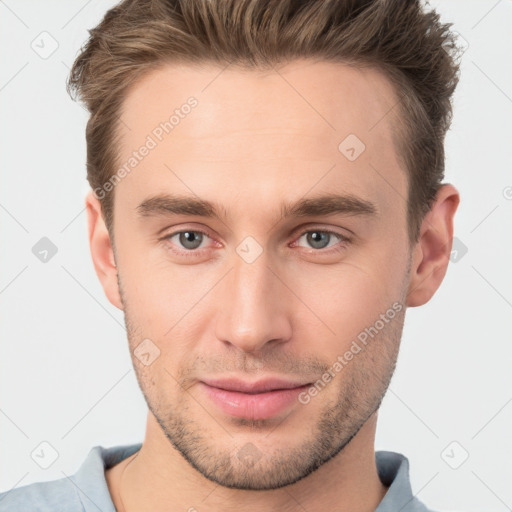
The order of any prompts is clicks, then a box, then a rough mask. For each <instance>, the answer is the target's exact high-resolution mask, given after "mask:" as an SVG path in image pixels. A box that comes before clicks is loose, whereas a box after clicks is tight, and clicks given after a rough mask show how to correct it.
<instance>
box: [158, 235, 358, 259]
mask: <svg viewBox="0 0 512 512" xmlns="http://www.w3.org/2000/svg"><path fill="white" fill-rule="evenodd" d="M187 232H190V233H201V234H203V235H205V236H207V237H208V238H212V237H211V236H210V235H209V234H208V233H207V232H206V231H203V230H202V229H182V230H180V231H174V232H173V233H169V234H168V235H165V236H164V237H162V238H161V241H162V242H165V241H167V240H170V239H171V238H172V237H173V236H176V235H179V234H181V233H187ZM308 233H328V234H329V235H334V236H335V237H338V238H339V239H340V242H339V243H338V244H336V245H335V246H334V247H331V248H329V249H314V248H310V251H311V252H314V253H318V254H322V255H328V254H335V253H338V252H342V251H344V250H345V249H346V244H349V243H350V242H351V239H350V238H349V237H347V236H345V235H342V234H341V233H338V232H336V231H332V230H330V229H314V228H313V229H308V230H306V231H303V232H302V233H300V235H299V236H298V238H297V239H296V240H299V239H300V238H302V237H303V236H304V235H307V234H308ZM340 244H342V245H340ZM171 246H172V247H171V251H172V252H174V253H175V254H177V255H179V256H185V257H192V258H193V257H194V256H199V255H201V253H202V250H201V249H183V250H176V249H175V248H174V246H173V244H171Z"/></svg>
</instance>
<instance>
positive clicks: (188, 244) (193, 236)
mask: <svg viewBox="0 0 512 512" xmlns="http://www.w3.org/2000/svg"><path fill="white" fill-rule="evenodd" d="M202 237H203V235H202V234H201V233H195V232H194V231H185V232H183V233H181V234H180V243H181V244H182V245H183V247H185V249H197V248H198V247H199V246H200V245H201V241H202Z"/></svg>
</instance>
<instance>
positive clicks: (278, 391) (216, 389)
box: [199, 378, 311, 420]
mask: <svg viewBox="0 0 512 512" xmlns="http://www.w3.org/2000/svg"><path fill="white" fill-rule="evenodd" d="M199 385H200V386H201V388H202V389H203V391H204V393H205V394H206V396H207V397H208V398H209V400H210V401H211V402H213V404H214V405H215V406H216V407H217V408H218V409H220V410H221V411H222V412H224V413H225V414H228V415H230V416H235V417H238V418H246V419H252V420H264V419H269V418H272V417H275V416H278V415H280V414H283V413H284V412H286V411H287V410H288V409H290V408H291V407H292V406H293V405H294V404H295V405H296V404H297V403H298V396H299V395H300V393H301V392H303V391H305V390H306V389H307V388H308V387H309V386H310V385H311V383H310V382H308V383H304V382H300V381H287V380H283V379H278V378H272V379H264V380H259V381H257V382H248V381H243V380H238V379H212V380H204V381H201V382H200V383H199Z"/></svg>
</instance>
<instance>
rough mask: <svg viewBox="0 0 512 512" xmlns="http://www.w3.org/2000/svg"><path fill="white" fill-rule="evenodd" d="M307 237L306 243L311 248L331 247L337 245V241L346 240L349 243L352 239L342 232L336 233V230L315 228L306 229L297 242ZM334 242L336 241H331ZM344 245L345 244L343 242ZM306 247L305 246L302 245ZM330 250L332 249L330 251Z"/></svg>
mask: <svg viewBox="0 0 512 512" xmlns="http://www.w3.org/2000/svg"><path fill="white" fill-rule="evenodd" d="M303 238H304V239H305V241H306V243H307V244H308V245H309V247H310V248H313V249H318V250H322V249H326V248H329V247H333V246H336V242H338V243H339V242H346V243H348V242H349V241H350V240H349V238H348V237H346V236H344V235H342V234H341V233H335V232H334V231H329V230H321V229H315V230H310V231H305V232H304V233H302V235H301V236H300V237H299V238H298V239H297V242H296V244H298V242H300V240H301V239H303ZM331 242H334V243H331ZM298 245H300V244H298ZM343 245H344V244H343ZM302 247H304V246H302ZM343 248H344V247H343V246H342V247H339V248H338V249H337V250H341V249H343ZM328 252H330V251H328Z"/></svg>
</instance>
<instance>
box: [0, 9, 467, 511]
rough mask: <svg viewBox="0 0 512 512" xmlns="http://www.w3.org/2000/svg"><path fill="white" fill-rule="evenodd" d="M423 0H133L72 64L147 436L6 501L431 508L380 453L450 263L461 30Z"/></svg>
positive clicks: (94, 223)
mask: <svg viewBox="0 0 512 512" xmlns="http://www.w3.org/2000/svg"><path fill="white" fill-rule="evenodd" d="M448 29H449V26H448V25H443V24H441V23H440V21H439V17H438V15H437V14H436V13H435V12H432V11H429V12H426V11H425V10H424V9H423V7H422V6H421V5H420V3H419V2H411V1H405V0H401V1H393V2H390V1H387V2H386V1H380V0H375V1H364V2H362V1H359V2H357V1H343V0H337V1H325V2H324V1H322V2H319V1H308V2H307V1H304V2H289V1H284V0H283V1H280V2H272V3H270V2H266V1H265V0H236V1H235V0H208V1H205V0H186V1H185V0H183V1H178V0H174V1H163V0H160V1H153V2H149V1H140V0H139V1H135V0H125V1H123V2H121V3H120V4H119V5H117V6H116V7H114V8H112V9H111V10H110V11H108V12H107V14H106V16H105V18H104V19H103V21H102V22H101V23H100V24H99V25H98V27H96V28H94V29H93V30H91V35H90V38H89V40H88V42H87V45H86V46H85V47H84V48H83V49H82V52H81V54H80V55H79V56H78V58H77V59H76V61H75V63H74V66H73V69H72V71H71V76H70V82H69V90H70V91H71V90H74V91H76V92H78V93H79V95H80V97H81V99H82V100H84V101H85V103H86V105H87V107H88V109H89V111H90V113H91V117H90V120H89V123H88V126H87V150H88V151H87V164H88V180H89V183H90V185H91V189H92V190H91V192H90V193H89V194H88V196H87V198H86V206H87V214H88V221H89V242H90V248H91V255H92V259H93V263H94V266H95V269H96V273H97V275H98V277H99V279H100V281H101V284H102V286H103V289H104V291H105V294H106V295H107V297H108V299H109V301H110V302H111V303H112V304H113V305H114V306H116V307H118V308H119V309H121V310H123V312H124V315H125V322H126V327H127V333H128V342H129V346H130V351H131V355H132V360H133V364H134V368H135V371H136V375H137V378H138V382H139V385H140V387H141V390H142V392H143V394H144V397H145V399H146V401H147V404H148V409H149V412H148V417H147V429H146V436H145V439H144V442H143V443H142V444H139V445H133V446H119V447H111V448H108V449H105V448H102V447H95V448H94V449H93V450H91V453H90V454H89V456H88V458H87V460H86V461H85V462H84V463H83V465H82V466H81V468H80V469H79V471H78V472H77V473H76V474H75V475H74V476H73V478H72V479H61V480H58V481H54V482H47V483H37V484H32V485H29V486H26V487H22V488H18V489H14V490H12V491H10V492H9V493H7V495H4V496H3V498H2V496H0V498H2V499H1V500H0V509H1V510H54V509H57V508H59V509H62V510H66V511H74V510H98V509H99V510H103V511H106V510H114V509H115V510H118V511H122V512H125V511H126V512H133V511H153V510H155V511H156V510H159V511H160V510H169V511H175V510H176V511H177V510H190V511H192V510H198V511H200V512H201V511H223V510H229V509H236V510H246V511H263V510H265V511H270V510H280V511H283V510H285V511H286V510H307V511H309V512H315V511H317V510H351V511H361V512H362V511H373V510H377V511H379V512H383V511H388V510H389V511H390V510H393V511H398V510H402V511H420V510H421V511H425V510H427V508H426V507H425V505H423V504H422V503H421V502H420V501H419V500H418V499H417V498H415V497H413V495H412V492H411V488H410V483H409V477H408V461H407V459H406V458H405V457H404V456H403V455H401V454H398V453H394V452H377V453H375V450H374V437H375V430H376V422H377V411H378V408H379V406H380V404H381V401H382V398H383V396H384V394H385V392H386V389H387V387H388V384H389V382H390V379H391V376H392V374H393V371H394V368H395V363H396V359H397V355H398V350H399V344H400V338H401V333H402V327H403V322H404V317H405V311H406V308H407V307H415V306H420V305H422V304H424V303H426V302H427V301H428V300H429V299H430V298H431V297H432V296H433V294H434V293H435V291H436V290H437V288H438V287H439V285H440V284H441V281H442V280H443V277H444V275H445V272H446V268H447V265H448V261H449V255H450V250H451V243H452V236H453V218H454V214H455V211H456V209H457V205H458V202H459V195H458V193H457V190H456V189H455V188H454V187H453V186H451V185H449V184H443V183H442V180H443V170H444V152H443V141H444V135H445V133H446V131H447V129H448V127H449V123H450V117H451V105H450V98H451V95H452V94H453V91H454V89H455V87H456V83H457V74H458V68H457V65H456V63H455V61H454V58H453V55H452V54H453V50H454V41H453V36H452V35H451V34H450V32H449V30H448Z"/></svg>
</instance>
